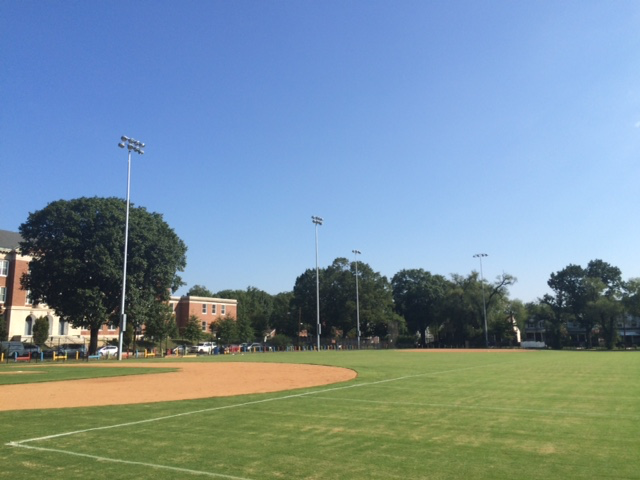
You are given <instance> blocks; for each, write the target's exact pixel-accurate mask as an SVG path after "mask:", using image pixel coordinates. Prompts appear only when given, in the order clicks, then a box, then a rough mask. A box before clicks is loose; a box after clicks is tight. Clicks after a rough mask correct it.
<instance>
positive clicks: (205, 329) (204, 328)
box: [202, 321, 207, 332]
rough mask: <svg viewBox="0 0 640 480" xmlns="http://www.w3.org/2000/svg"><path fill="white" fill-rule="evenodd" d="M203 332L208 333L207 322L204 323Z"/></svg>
mask: <svg viewBox="0 0 640 480" xmlns="http://www.w3.org/2000/svg"><path fill="white" fill-rule="evenodd" d="M202 331H203V332H206V331H207V322H204V321H203V322H202Z"/></svg>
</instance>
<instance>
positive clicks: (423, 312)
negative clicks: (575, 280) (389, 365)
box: [188, 258, 524, 345]
mask: <svg viewBox="0 0 640 480" xmlns="http://www.w3.org/2000/svg"><path fill="white" fill-rule="evenodd" d="M357 275H358V300H359V307H360V330H361V336H362V338H371V337H379V338H382V339H385V340H387V341H390V342H391V343H393V342H397V340H398V339H399V338H400V339H401V340H402V339H403V337H405V338H404V340H405V341H409V342H411V343H412V344H413V343H414V342H416V341H417V342H418V343H421V344H422V345H425V344H426V343H427V341H428V339H427V337H426V332H427V329H428V330H429V331H430V332H431V334H432V338H431V341H435V342H438V343H440V344H448V345H483V344H484V325H483V323H484V319H483V294H484V298H485V301H486V305H487V316H488V325H489V330H488V331H489V334H490V335H491V338H492V339H493V340H494V341H496V342H497V343H500V344H510V343H513V342H514V341H515V334H514V331H513V328H512V323H511V319H512V318H522V319H524V315H522V312H523V311H524V306H523V305H522V303H521V302H518V301H511V300H509V297H508V287H509V285H512V284H513V283H514V282H515V281H516V279H515V278H514V277H513V276H511V275H509V274H503V275H501V276H500V277H498V278H497V279H496V281H495V282H494V283H490V282H487V281H486V280H484V281H481V280H480V279H479V278H478V274H477V273H476V272H472V273H471V274H469V275H468V276H466V277H465V276H462V275H452V276H451V278H450V279H447V278H445V277H443V276H441V275H433V274H431V273H429V272H427V271H425V270H423V269H410V270H402V271H400V272H398V273H397V274H396V275H394V276H393V278H392V279H391V280H389V279H388V278H387V277H385V276H383V275H381V274H380V273H379V272H376V271H374V270H373V269H372V268H371V266H369V265H368V264H367V263H363V262H358V268H357ZM318 278H319V283H320V324H321V337H322V339H323V342H329V341H333V340H345V339H347V340H348V339H352V340H353V339H355V338H356V337H357V308H358V305H357V303H356V281H355V279H356V265H355V262H350V261H349V260H348V259H346V258H336V259H335V260H334V261H333V263H332V264H331V265H329V266H328V267H326V268H323V269H320V270H319V277H318ZM483 289H484V292H483ZM188 294H189V295H194V296H213V297H222V298H235V299H237V300H238V324H239V325H242V327H238V329H239V330H240V329H241V331H239V332H238V333H237V335H235V336H234V337H233V338H234V340H235V341H251V339H253V338H254V337H255V336H256V335H258V336H262V335H266V334H267V333H269V332H272V331H273V330H275V331H277V332H278V334H280V335H284V336H286V337H287V338H288V339H289V341H296V342H298V341H300V335H301V334H303V335H305V334H306V335H307V339H308V340H307V341H309V342H310V343H313V338H314V337H315V335H317V309H316V302H317V297H316V271H315V269H308V270H306V271H305V272H304V273H303V274H302V275H300V276H299V277H298V278H297V279H296V281H295V285H294V288H293V291H291V292H285V293H280V294H277V295H269V294H268V293H266V292H264V291H262V290H259V289H257V288H255V287H249V288H248V289H247V290H246V291H245V290H223V291H220V292H211V291H210V290H208V289H207V288H206V287H204V286H201V285H196V286H194V287H193V288H191V289H190V290H189V292H188ZM416 332H418V333H419V335H420V337H419V338H417V339H416V338H415V337H414V335H415V334H416ZM407 337H408V338H407Z"/></svg>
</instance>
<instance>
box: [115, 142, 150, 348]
mask: <svg viewBox="0 0 640 480" xmlns="http://www.w3.org/2000/svg"><path fill="white" fill-rule="evenodd" d="M120 140H121V142H120V143H119V144H118V146H119V147H120V148H125V147H126V149H127V150H128V151H129V162H128V164H127V215H126V220H125V223H124V267H123V269H122V303H121V304H120V334H119V335H118V360H122V340H123V338H124V332H125V330H126V329H127V315H126V313H124V301H125V297H126V290H127V249H128V248H127V247H128V244H129V194H130V191H131V152H136V153H137V154H139V155H142V154H144V151H143V150H142V149H143V148H144V146H145V145H144V143H142V142H140V141H138V140H134V139H133V138H129V137H125V136H124V135H123V136H122V137H120Z"/></svg>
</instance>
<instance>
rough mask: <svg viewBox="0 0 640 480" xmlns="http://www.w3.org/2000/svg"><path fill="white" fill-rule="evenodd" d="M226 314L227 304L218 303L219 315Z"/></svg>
mask: <svg viewBox="0 0 640 480" xmlns="http://www.w3.org/2000/svg"><path fill="white" fill-rule="evenodd" d="M226 314H227V306H226V305H220V315H226Z"/></svg>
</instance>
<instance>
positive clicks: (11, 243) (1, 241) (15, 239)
mask: <svg viewBox="0 0 640 480" xmlns="http://www.w3.org/2000/svg"><path fill="white" fill-rule="evenodd" d="M21 241H22V235H20V234H19V233H18V232H10V231H9V230H0V248H7V249H10V250H15V249H16V248H18V247H19V246H20V242H21Z"/></svg>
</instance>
